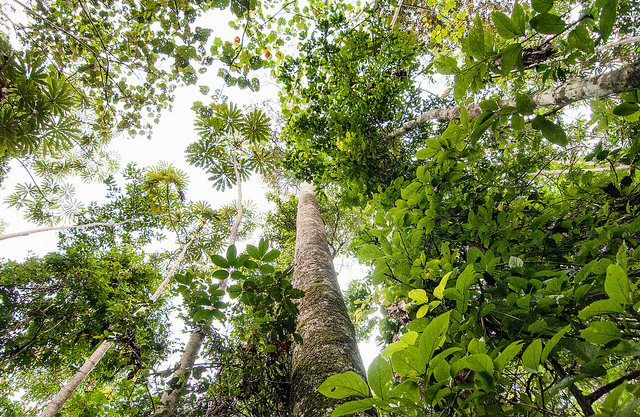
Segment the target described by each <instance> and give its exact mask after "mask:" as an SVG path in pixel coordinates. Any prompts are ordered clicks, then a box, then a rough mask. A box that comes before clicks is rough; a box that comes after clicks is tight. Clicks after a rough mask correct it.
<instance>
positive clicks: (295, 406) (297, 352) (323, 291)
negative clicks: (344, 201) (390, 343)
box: [290, 183, 376, 417]
mask: <svg viewBox="0 0 640 417" xmlns="http://www.w3.org/2000/svg"><path fill="white" fill-rule="evenodd" d="M293 285H294V287H296V288H298V289H301V290H303V291H305V296H304V297H303V298H302V300H301V301H300V303H299V304H298V309H299V313H298V333H299V334H300V335H301V336H302V340H303V344H302V345H298V344H296V345H295V346H294V349H293V357H292V361H293V363H292V365H293V366H292V374H291V390H292V393H291V400H290V407H291V415H292V416H294V417H303V416H304V417H324V416H330V415H331V412H332V411H333V410H334V409H335V408H336V407H337V406H338V405H340V404H341V403H344V402H346V401H348V400H349V399H348V398H347V399H344V400H336V399H333V398H327V397H325V396H323V395H322V394H320V393H319V392H318V387H319V386H320V384H322V383H323V382H324V381H325V380H326V379H327V378H328V377H329V376H331V375H335V374H338V373H341V372H346V371H354V372H356V373H358V374H359V375H361V376H362V377H363V378H365V371H364V366H363V365H362V359H361V358H360V352H359V351H358V345H357V343H356V335H355V330H354V328H353V324H352V323H351V320H350V319H349V315H348V313H347V307H346V305H345V303H344V300H343V298H342V293H341V292H340V287H339V286H338V279H337V277H336V273H335V270H334V268H333V258H332V257H331V253H330V251H329V245H328V244H327V236H326V232H325V228H324V222H323V221H322V218H321V217H320V210H319V209H318V202H317V200H316V196H315V192H314V187H313V186H312V185H310V184H306V183H304V184H302V186H301V188H300V193H299V203H298V219H297V237H296V253H295V263H294V273H293ZM357 415H360V416H375V415H376V414H375V412H374V411H372V410H369V411H368V412H366V413H360V414H357Z"/></svg>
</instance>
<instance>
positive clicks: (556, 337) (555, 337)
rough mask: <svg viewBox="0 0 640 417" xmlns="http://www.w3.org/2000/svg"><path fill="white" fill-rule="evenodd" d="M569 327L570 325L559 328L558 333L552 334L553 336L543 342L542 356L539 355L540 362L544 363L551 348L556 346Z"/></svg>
mask: <svg viewBox="0 0 640 417" xmlns="http://www.w3.org/2000/svg"><path fill="white" fill-rule="evenodd" d="M570 328H571V326H566V327H564V328H562V329H560V331H558V333H556V334H554V335H553V337H552V338H551V339H549V341H548V342H547V343H545V344H544V349H543V350H542V356H541V357H540V362H541V363H544V362H545V361H546V360H547V358H548V357H549V354H550V353H551V351H552V350H553V348H555V347H556V345H557V344H558V342H559V341H560V339H562V337H563V336H564V335H565V333H567V332H568V331H569V329H570Z"/></svg>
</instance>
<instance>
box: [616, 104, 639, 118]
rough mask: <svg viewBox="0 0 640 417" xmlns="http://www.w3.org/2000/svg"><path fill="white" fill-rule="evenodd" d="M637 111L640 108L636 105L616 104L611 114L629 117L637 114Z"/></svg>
mask: <svg viewBox="0 0 640 417" xmlns="http://www.w3.org/2000/svg"><path fill="white" fill-rule="evenodd" d="M638 110H640V106H638V104H637V103H622V104H618V105H617V106H616V107H615V108H614V109H613V114H615V115H616V116H629V115H632V114H633V113H635V112H637V111H638Z"/></svg>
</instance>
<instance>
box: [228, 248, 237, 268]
mask: <svg viewBox="0 0 640 417" xmlns="http://www.w3.org/2000/svg"><path fill="white" fill-rule="evenodd" d="M236 255H237V252H236V245H231V246H229V247H228V248H227V261H228V262H229V265H233V263H234V262H235V261H236Z"/></svg>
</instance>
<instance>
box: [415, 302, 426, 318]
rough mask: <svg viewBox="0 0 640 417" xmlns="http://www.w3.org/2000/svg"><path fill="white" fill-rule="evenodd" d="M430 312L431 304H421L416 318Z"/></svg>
mask: <svg viewBox="0 0 640 417" xmlns="http://www.w3.org/2000/svg"><path fill="white" fill-rule="evenodd" d="M428 312H429V304H425V305H422V306H420V308H419V309H418V312H417V313H416V318H418V319H419V318H422V317H424V316H426V315H427V313H428Z"/></svg>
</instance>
